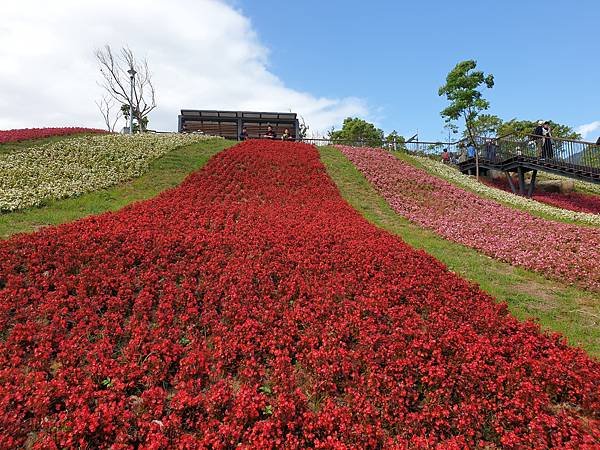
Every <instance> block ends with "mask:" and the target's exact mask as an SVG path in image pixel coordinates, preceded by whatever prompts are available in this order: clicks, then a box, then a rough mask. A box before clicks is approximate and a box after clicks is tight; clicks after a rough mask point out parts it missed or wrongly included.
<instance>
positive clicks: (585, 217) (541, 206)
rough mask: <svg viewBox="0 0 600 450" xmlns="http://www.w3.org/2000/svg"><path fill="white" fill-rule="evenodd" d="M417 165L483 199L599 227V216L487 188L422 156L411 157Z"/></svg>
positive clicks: (450, 168) (452, 169)
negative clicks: (419, 164)
mask: <svg viewBox="0 0 600 450" xmlns="http://www.w3.org/2000/svg"><path fill="white" fill-rule="evenodd" d="M411 158H414V159H415V160H417V161H418V162H419V163H421V164H422V165H423V167H425V169H426V170H427V171H428V172H430V173H432V174H434V175H437V176H439V177H441V178H444V179H446V180H448V181H450V182H452V183H454V184H456V185H458V186H461V187H463V188H466V189H469V190H470V191H473V192H476V193H477V194H480V195H482V196H484V197H487V198H491V199H493V200H496V201H499V202H502V203H505V204H509V205H512V206H515V207H518V208H523V209H526V210H527V211H530V212H533V213H538V214H546V215H548V216H550V217H553V218H555V219H559V220H560V219H564V220H572V221H577V222H581V223H585V224H589V225H596V226H600V215H598V214H589V213H583V212H576V211H569V210H566V209H562V208H557V207H555V206H550V205H546V204H545V203H540V202H537V201H535V200H531V199H528V198H525V197H521V196H520V195H515V194H512V193H510V192H506V191H503V190H501V189H496V188H494V187H491V186H487V185H485V184H483V183H479V182H478V181H476V180H474V179H473V178H471V177H469V176H467V175H464V174H462V173H460V172H459V171H458V170H456V169H454V168H452V167H450V166H447V165H445V164H443V163H441V162H439V161H434V160H432V159H430V158H425V157H422V156H414V155H411Z"/></svg>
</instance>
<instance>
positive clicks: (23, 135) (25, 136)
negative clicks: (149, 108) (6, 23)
mask: <svg viewBox="0 0 600 450" xmlns="http://www.w3.org/2000/svg"><path fill="white" fill-rule="evenodd" d="M80 133H106V130H98V129H96V128H81V127H62V128H21V129H15V130H0V144H4V143H7V142H18V141H26V140H29V139H40V138H47V137H52V136H67V135H70V134H80Z"/></svg>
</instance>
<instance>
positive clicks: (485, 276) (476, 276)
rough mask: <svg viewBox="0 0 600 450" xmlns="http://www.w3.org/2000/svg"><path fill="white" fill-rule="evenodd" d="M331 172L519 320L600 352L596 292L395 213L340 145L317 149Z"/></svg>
mask: <svg viewBox="0 0 600 450" xmlns="http://www.w3.org/2000/svg"><path fill="white" fill-rule="evenodd" d="M319 152H320V154H321V160H322V161H323V163H324V164H325V167H326V168H327V172H328V173H329V175H330V176H331V178H332V179H333V180H334V182H335V183H336V184H337V186H338V189H339V190H340V193H341V195H342V196H343V197H344V199H346V201H348V203H350V205H351V206H352V207H353V208H355V209H356V210H357V211H359V212H360V213H361V214H362V215H363V216H364V217H365V218H366V219H367V220H369V221H370V222H371V223H373V224H374V225H376V226H378V227H381V228H383V229H385V230H387V231H389V232H390V233H393V234H396V235H398V236H400V237H401V238H402V239H403V240H404V241H405V242H407V243H408V244H409V245H411V246H412V247H414V248H419V249H423V250H425V251H426V252H427V253H429V254H430V255H432V256H434V257H435V258H437V259H438V260H440V261H442V262H443V263H444V264H446V266H447V267H448V269H449V270H451V271H453V272H456V273H458V274H459V275H460V276H462V277H463V278H466V279H468V280H470V281H473V282H475V283H477V284H479V286H480V287H481V289H483V290H484V291H486V292H487V293H489V294H490V295H492V296H493V297H495V298H496V299H497V300H498V301H501V302H506V303H507V305H508V308H509V310H510V312H511V313H512V314H513V315H514V316H515V317H517V318H518V319H521V320H525V319H527V318H535V319H538V320H539V323H540V325H541V326H542V328H543V329H545V330H551V331H556V332H559V333H561V334H562V335H563V336H565V337H566V338H567V340H568V342H569V343H570V344H571V345H574V346H578V347H581V348H583V349H585V350H586V351H587V352H588V353H589V354H590V355H592V356H594V357H596V358H598V357H600V302H598V295H597V294H594V293H590V292H587V291H583V290H580V289H577V288H575V287H570V286H565V285H564V284H561V283H558V282H555V281H551V280H547V279H545V278H544V277H542V276H540V275H538V274H536V273H533V272H529V271H527V270H524V269H521V268H518V267H513V266H511V265H509V264H506V263H503V262H500V261H497V260H494V259H492V258H490V257H488V256H485V255H483V254H480V253H478V252H477V251H475V250H473V249H470V248H468V247H465V246H463V245H460V244H456V243H453V242H450V241H447V240H445V239H443V238H441V237H439V236H438V235H436V234H435V233H433V232H431V231H428V230H425V229H423V228H420V227H418V226H417V225H415V224H413V223H411V222H409V221H408V220H407V219H405V218H403V217H402V216H400V215H398V214H396V213H395V212H394V211H393V210H392V209H391V207H390V206H389V205H388V204H387V203H386V201H385V200H384V199H383V197H381V196H380V195H379V194H377V192H376V191H375V189H374V188H373V187H372V186H371V185H370V184H369V182H368V181H367V180H366V179H365V178H364V176H363V175H362V174H361V173H360V172H359V171H358V169H356V168H355V167H354V166H353V165H352V163H351V162H350V161H349V160H348V159H347V158H346V157H345V156H344V155H343V154H342V153H341V152H340V151H339V150H337V149H335V148H333V147H323V148H320V149H319Z"/></svg>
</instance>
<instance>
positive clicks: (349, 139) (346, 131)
mask: <svg viewBox="0 0 600 450" xmlns="http://www.w3.org/2000/svg"><path fill="white" fill-rule="evenodd" d="M383 136H384V133H383V130H380V129H379V128H376V127H375V125H373V124H372V123H369V122H367V121H365V120H363V119H359V118H358V117H354V118H353V117H347V118H346V119H344V123H343V125H342V129H341V130H337V131H336V130H333V129H332V130H331V131H330V132H329V139H331V140H332V141H333V142H334V143H358V144H362V145H367V146H369V147H380V146H381V145H382V144H383Z"/></svg>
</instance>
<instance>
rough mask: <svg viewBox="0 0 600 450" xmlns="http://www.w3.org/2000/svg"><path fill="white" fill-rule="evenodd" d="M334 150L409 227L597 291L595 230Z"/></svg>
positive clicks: (385, 160) (387, 160) (379, 153)
mask: <svg viewBox="0 0 600 450" xmlns="http://www.w3.org/2000/svg"><path fill="white" fill-rule="evenodd" d="M340 150H341V151H342V152H343V153H344V154H345V155H346V156H347V157H348V159H350V161H352V163H353V164H354V165H356V167H358V169H359V170H360V171H361V172H362V173H363V174H364V175H365V177H366V178H367V179H368V180H369V181H370V182H371V183H372V184H373V186H374V187H375V188H376V189H377V191H378V192H379V193H380V194H381V195H382V196H383V197H384V198H385V199H386V200H387V202H388V203H389V204H390V205H391V206H392V208H393V209H394V210H395V211H396V212H398V213H399V214H401V215H402V216H404V217H406V218H408V219H410V220H411V221H413V222H415V223H417V224H419V225H421V226H423V227H425V228H428V229H431V230H434V231H435V232H436V233H438V234H440V235H441V236H443V237H445V238H447V239H449V240H451V241H454V242H458V243H461V244H464V245H467V246H469V247H472V248H475V249H477V250H479V251H482V252H484V253H485V254H487V255H489V256H491V257H494V258H497V259H500V260H502V261H506V262H509V263H511V264H514V265H517V266H521V267H525V268H528V269H531V270H535V271H538V272H541V273H543V274H545V275H547V276H549V277H552V278H555V279H558V280H561V281H564V282H566V283H576V284H578V285H580V286H583V287H585V288H587V289H591V290H595V291H600V228H592V227H586V226H577V225H572V224H567V223H561V222H554V221H550V220H545V219H542V218H539V217H535V216H532V215H531V214H529V213H527V212H525V211H521V210H517V209H513V208H510V207H507V206H504V205H502V204H500V203H498V202H495V201H493V200H490V199H487V198H482V197H480V196H478V195H476V194H474V193H472V192H470V191H467V190H464V189H460V188H459V187H457V186H455V185H453V184H450V183H448V182H447V181H445V180H443V179H441V178H439V177H435V176H432V175H430V174H429V173H427V172H425V171H424V170H421V169H417V168H415V167H413V166H411V165H410V164H408V163H405V162H403V161H401V160H399V159H398V158H396V157H394V156H393V155H391V154H390V153H388V152H386V151H384V150H381V149H372V148H356V147H340ZM482 186H483V187H485V188H487V189H494V188H489V187H487V186H484V185H482ZM494 190H497V189H494ZM507 195H509V194H507ZM511 195H512V194H511ZM573 214H576V213H573Z"/></svg>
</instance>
